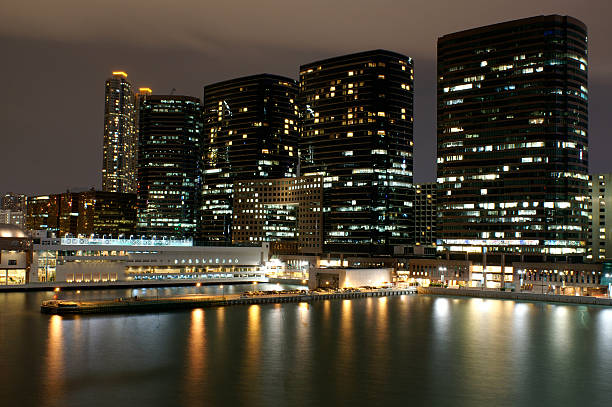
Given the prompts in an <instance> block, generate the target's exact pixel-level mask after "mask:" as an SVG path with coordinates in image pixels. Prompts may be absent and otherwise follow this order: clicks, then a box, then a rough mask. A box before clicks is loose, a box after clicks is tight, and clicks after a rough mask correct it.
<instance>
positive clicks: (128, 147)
mask: <svg viewBox="0 0 612 407" xmlns="http://www.w3.org/2000/svg"><path fill="white" fill-rule="evenodd" d="M134 114H135V112H134V92H133V90H132V85H131V84H130V82H128V80H127V74H126V73H125V72H123V71H115V72H113V75H112V76H111V77H110V78H109V79H107V80H106V84H105V92H104V147H103V150H104V158H103V162H102V189H103V190H104V191H108V192H127V193H133V192H136V160H137V135H136V129H135V123H134Z"/></svg>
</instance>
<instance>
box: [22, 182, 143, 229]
mask: <svg viewBox="0 0 612 407" xmlns="http://www.w3.org/2000/svg"><path fill="white" fill-rule="evenodd" d="M27 201H28V206H27V207H28V212H27V216H26V228H27V229H29V230H48V231H50V232H56V233H57V234H58V235H59V236H61V237H64V236H65V235H71V236H87V237H88V236H91V235H96V236H100V237H102V236H105V235H106V236H113V237H118V236H120V235H124V236H129V235H132V234H134V233H135V232H136V194H126V193H121V192H107V191H94V190H90V191H84V192H65V193H63V194H54V195H41V196H31V197H28V198H27Z"/></svg>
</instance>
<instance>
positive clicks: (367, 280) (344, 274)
mask: <svg viewBox="0 0 612 407" xmlns="http://www.w3.org/2000/svg"><path fill="white" fill-rule="evenodd" d="M392 282H393V269H392V268H376V269H361V268H360V269H354V268H317V269H313V270H312V271H311V272H310V276H309V280H308V288H310V289H316V288H353V287H355V288H357V287H383V286H388V285H390V284H391V283H392Z"/></svg>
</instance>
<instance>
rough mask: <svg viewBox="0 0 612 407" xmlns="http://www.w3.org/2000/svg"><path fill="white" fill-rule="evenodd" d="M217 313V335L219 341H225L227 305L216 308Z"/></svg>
mask: <svg viewBox="0 0 612 407" xmlns="http://www.w3.org/2000/svg"><path fill="white" fill-rule="evenodd" d="M216 312H217V314H216V317H217V335H218V337H219V343H223V340H224V338H223V337H224V334H225V307H219V308H217V310H216Z"/></svg>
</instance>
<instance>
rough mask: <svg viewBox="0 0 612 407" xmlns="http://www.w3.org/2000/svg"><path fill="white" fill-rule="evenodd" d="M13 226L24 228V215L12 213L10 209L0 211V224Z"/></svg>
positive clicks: (16, 212)
mask: <svg viewBox="0 0 612 407" xmlns="http://www.w3.org/2000/svg"><path fill="white" fill-rule="evenodd" d="M2 223H4V224H8V225H15V226H18V227H20V228H22V229H23V228H25V214H24V213H23V212H22V211H12V210H10V209H0V224H2Z"/></svg>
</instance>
